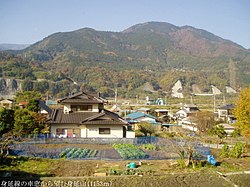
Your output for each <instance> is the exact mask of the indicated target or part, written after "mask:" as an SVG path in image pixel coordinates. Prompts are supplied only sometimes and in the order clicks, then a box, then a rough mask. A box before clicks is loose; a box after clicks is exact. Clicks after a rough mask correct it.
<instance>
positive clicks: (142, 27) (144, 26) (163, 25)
mask: <svg viewBox="0 0 250 187" xmlns="http://www.w3.org/2000/svg"><path fill="white" fill-rule="evenodd" d="M178 28H179V27H177V26H175V25H173V24H170V23H167V22H155V21H152V22H145V23H140V24H136V25H133V26H132V27H129V28H127V29H125V30H124V31H122V32H123V33H135V32H142V33H143V32H160V33H168V32H174V31H176V30H177V29H178Z"/></svg>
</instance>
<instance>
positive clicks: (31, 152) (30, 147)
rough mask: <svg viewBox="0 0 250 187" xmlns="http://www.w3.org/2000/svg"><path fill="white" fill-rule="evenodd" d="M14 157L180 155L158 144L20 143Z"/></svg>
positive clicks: (203, 150) (201, 149) (13, 150)
mask: <svg viewBox="0 0 250 187" xmlns="http://www.w3.org/2000/svg"><path fill="white" fill-rule="evenodd" d="M10 149H11V152H10V153H11V154H12V155H14V156H30V157H39V158H52V159H60V158H64V159H74V160H79V159H106V160H140V159H150V160H157V159H160V160H162V159H177V158H178V154H177V153H176V151H175V150H173V148H172V147H171V146H169V145H167V146H158V145H156V144H149V143H147V144H142V145H134V144H128V143H126V144H125V143H121V144H110V145H99V144H98V145H97V144H31V143H24V142H23V143H18V144H13V145H11V146H10ZM196 150H197V151H198V152H199V153H200V155H202V158H203V159H206V155H208V154H210V150H209V149H208V148H205V147H197V148H196Z"/></svg>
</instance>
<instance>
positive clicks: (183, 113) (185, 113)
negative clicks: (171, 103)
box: [176, 109, 191, 118]
mask: <svg viewBox="0 0 250 187" xmlns="http://www.w3.org/2000/svg"><path fill="white" fill-rule="evenodd" d="M190 113H191V112H189V111H188V110H186V109H181V110H179V111H177V112H176V116H177V118H186V117H188V114H190Z"/></svg>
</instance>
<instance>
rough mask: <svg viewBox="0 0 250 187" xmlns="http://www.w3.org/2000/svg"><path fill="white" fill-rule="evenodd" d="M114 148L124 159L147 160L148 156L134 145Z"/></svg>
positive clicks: (114, 145) (119, 145)
mask: <svg viewBox="0 0 250 187" xmlns="http://www.w3.org/2000/svg"><path fill="white" fill-rule="evenodd" d="M113 148H114V149H115V150H116V151H117V152H118V153H119V154H120V156H121V157H122V158H123V159H126V160H127V159H145V158H147V157H148V155H147V154H146V153H145V152H144V151H143V150H141V149H140V148H138V147H137V146H135V145H133V144H113Z"/></svg>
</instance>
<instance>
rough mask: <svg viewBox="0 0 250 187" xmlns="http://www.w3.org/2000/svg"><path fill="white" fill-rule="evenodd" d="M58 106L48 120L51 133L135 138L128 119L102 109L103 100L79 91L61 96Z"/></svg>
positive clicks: (57, 134)
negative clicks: (128, 129) (59, 106)
mask: <svg viewBox="0 0 250 187" xmlns="http://www.w3.org/2000/svg"><path fill="white" fill-rule="evenodd" d="M58 103H59V104H61V105H63V108H61V109H55V110H53V112H52V114H51V115H50V120H48V123H49V124H50V127H51V135H52V136H54V137H81V138H134V137H135V133H134V132H133V131H127V122H126V121H124V120H123V119H122V118H121V117H120V116H119V115H117V114H115V113H113V112H111V111H108V110H106V109H104V103H105V100H104V99H102V98H100V97H99V96H97V95H90V94H87V93H85V92H80V93H76V94H73V95H71V96H68V97H66V98H63V99H60V100H59V101H58Z"/></svg>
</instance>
